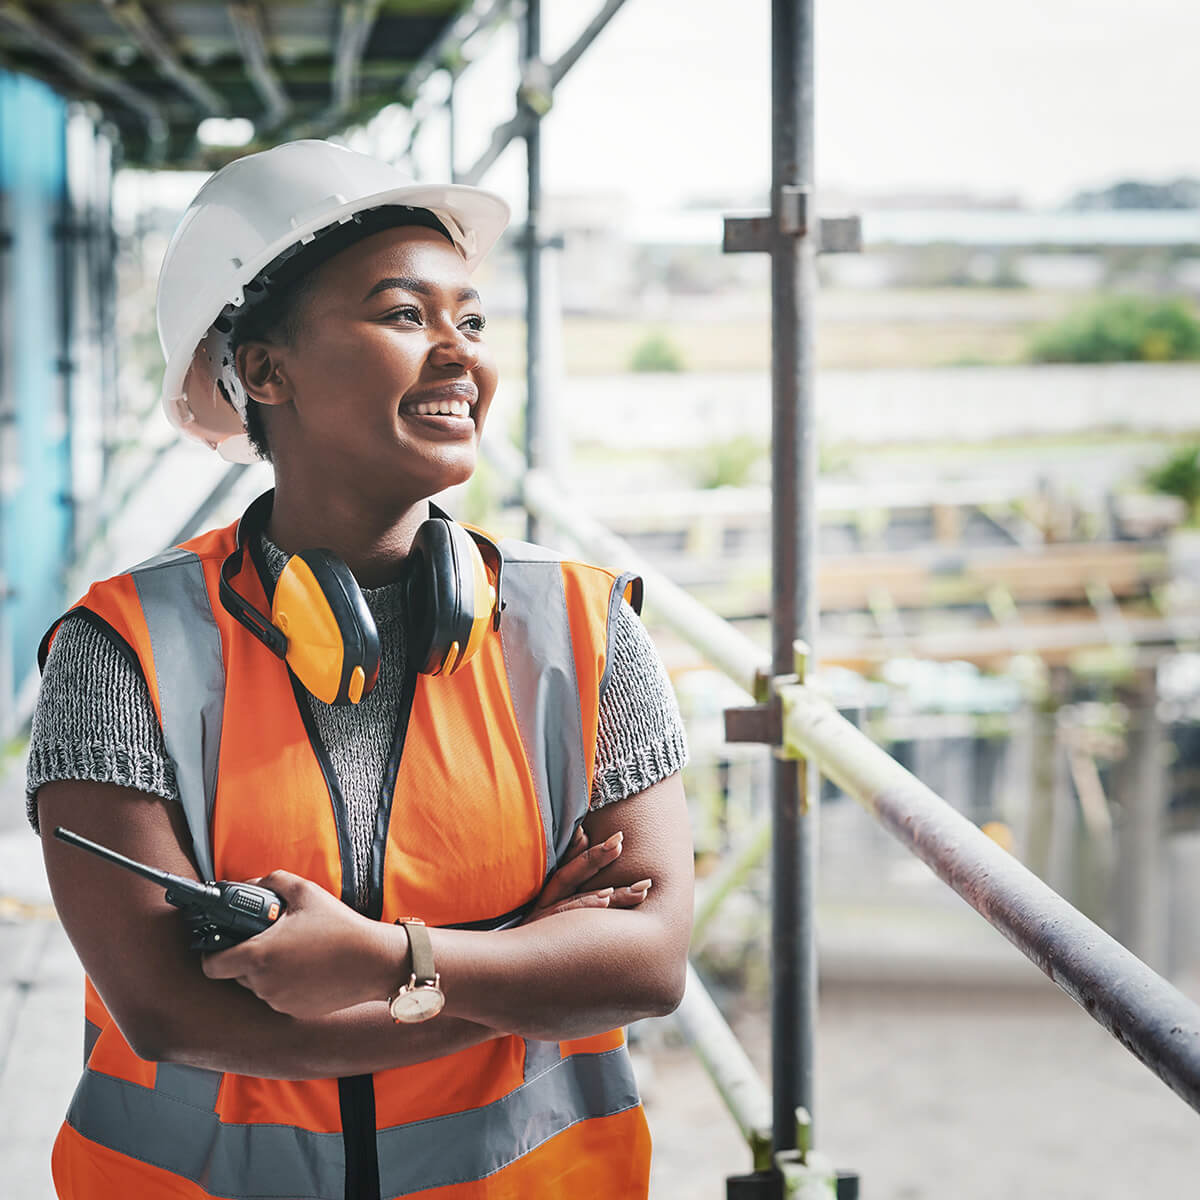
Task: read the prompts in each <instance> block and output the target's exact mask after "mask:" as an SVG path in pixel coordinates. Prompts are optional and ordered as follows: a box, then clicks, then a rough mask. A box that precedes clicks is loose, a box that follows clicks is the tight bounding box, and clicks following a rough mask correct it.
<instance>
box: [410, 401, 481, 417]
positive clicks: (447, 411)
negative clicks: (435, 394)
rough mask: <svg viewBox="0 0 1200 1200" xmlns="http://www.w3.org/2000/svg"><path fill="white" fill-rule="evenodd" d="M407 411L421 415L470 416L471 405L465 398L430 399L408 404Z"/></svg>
mask: <svg viewBox="0 0 1200 1200" xmlns="http://www.w3.org/2000/svg"><path fill="white" fill-rule="evenodd" d="M407 411H408V412H414V413H416V414H417V415H418V416H421V417H469V416H470V415H471V406H470V405H469V404H468V403H467V402H466V401H465V400H428V401H425V402H424V403H422V404H412V405H408V406H407Z"/></svg>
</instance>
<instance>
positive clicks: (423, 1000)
mask: <svg viewBox="0 0 1200 1200" xmlns="http://www.w3.org/2000/svg"><path fill="white" fill-rule="evenodd" d="M445 1003H446V997H445V996H444V995H442V990H441V988H436V987H430V986H429V985H426V986H424V987H414V988H405V989H403V990H402V991H401V992H400V993H399V995H397V996H396V997H394V998H393V1000H392V1003H391V1006H390V1007H391V1011H392V1018H393V1019H394V1020H396V1021H404V1022H407V1023H409V1024H413V1023H415V1022H417V1021H428V1020H429V1018H430V1017H436V1016H437V1015H438V1013H440V1012H441V1011H442V1005H443V1004H445Z"/></svg>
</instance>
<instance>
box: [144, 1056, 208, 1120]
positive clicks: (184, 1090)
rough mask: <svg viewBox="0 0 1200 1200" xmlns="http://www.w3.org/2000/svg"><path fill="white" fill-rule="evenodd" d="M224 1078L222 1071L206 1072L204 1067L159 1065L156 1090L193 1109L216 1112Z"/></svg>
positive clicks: (155, 1076) (155, 1079) (155, 1082)
mask: <svg viewBox="0 0 1200 1200" xmlns="http://www.w3.org/2000/svg"><path fill="white" fill-rule="evenodd" d="M222 1078H223V1076H222V1074H221V1072H220V1071H206V1070H205V1069H204V1068H203V1067H186V1066H183V1065H182V1064H180V1063H158V1064H157V1066H156V1068H155V1075H154V1090H155V1091H156V1092H160V1093H162V1094H163V1095H166V1096H170V1097H172V1098H173V1099H175V1100H182V1101H183V1103H184V1104H190V1105H191V1106H192V1108H200V1109H204V1110H205V1111H206V1112H216V1111H217V1095H218V1093H219V1092H220V1091H221V1080H222Z"/></svg>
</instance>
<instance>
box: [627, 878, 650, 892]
mask: <svg viewBox="0 0 1200 1200" xmlns="http://www.w3.org/2000/svg"><path fill="white" fill-rule="evenodd" d="M653 886H654V881H653V880H651V879H639V880H638V881H637V883H631V884H630V885H629V890H630V891H631V892H648V891H649V890H650V889H651V887H653Z"/></svg>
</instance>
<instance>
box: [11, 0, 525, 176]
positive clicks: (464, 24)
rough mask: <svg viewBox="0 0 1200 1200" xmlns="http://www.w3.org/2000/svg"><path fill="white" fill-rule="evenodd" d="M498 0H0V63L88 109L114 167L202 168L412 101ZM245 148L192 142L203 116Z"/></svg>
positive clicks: (501, 0) (501, 2)
mask: <svg viewBox="0 0 1200 1200" xmlns="http://www.w3.org/2000/svg"><path fill="white" fill-rule="evenodd" d="M506 8H507V4H506V2H505V0H492V2H485V0H346V2H344V3H297V2H293V3H279V2H271V0H264V2H261V3H234V4H219V3H180V4H175V3H172V4H144V3H139V2H137V0H105V2H103V3H101V2H88V0H77V2H75V3H56V4H18V3H0V67H3V68H5V69H7V70H11V71H18V72H24V73H26V74H30V75H35V76H37V77H38V78H40V79H44V80H45V81H46V82H48V83H49V84H50V85H51V86H52V87H54V89H55V90H56V91H58V92H60V93H61V94H63V95H65V96H68V97H74V98H79V99H85V100H90V101H92V102H93V103H95V104H97V105H99V106H100V107H101V108H102V109H103V111H104V113H105V115H106V116H107V117H108V119H109V120H111V121H112V122H113V123H114V124H115V125H116V126H117V128H118V129H119V131H120V134H121V141H122V144H123V146H124V152H125V161H126V162H129V163H134V164H146V165H159V166H189V167H213V166H218V165H220V163H222V162H224V161H226V160H227V159H228V158H230V157H234V156H236V155H237V154H243V153H245V152H246V151H247V150H248V149H254V148H256V146H260V145H265V144H270V143H273V142H276V141H279V140H282V139H284V138H288V137H304V136H309V137H322V136H326V135H328V134H330V133H334V132H336V131H337V130H339V129H342V128H344V127H345V126H347V125H349V124H352V123H353V122H354V121H356V120H361V119H363V118H365V117H368V116H370V115H372V114H373V113H375V112H377V111H378V110H379V109H381V108H382V107H384V105H386V104H391V103H395V102H397V101H410V100H411V98H412V95H413V93H414V92H415V91H416V87H417V86H419V83H420V82H421V81H422V80H423V79H424V77H425V76H426V75H427V74H428V72H429V71H430V70H431V69H432V68H434V67H436V66H438V65H442V64H443V63H446V62H452V61H453V60H454V58H455V56H456V55H457V53H458V49H459V47H460V46H461V44H462V42H463V40H465V38H466V37H468V36H470V35H471V34H472V33H474V32H475V31H476V30H477V29H478V28H480V26H481V25H484V24H486V23H489V22H491V21H492V20H493V19H494V18H495V17H496V16H497V15H499V14H501V13H502V12H503V11H504V10H505V9H506ZM212 116H217V117H243V118H247V119H248V120H250V121H252V122H254V125H255V138H256V140H255V143H253V144H252V145H251V146H248V147H239V148H238V149H237V150H228V149H222V148H217V147H211V146H202V145H200V144H199V143H198V142H197V139H196V127H197V126H198V125H199V123H200V122H201V121H202V120H204V119H205V118H206V117H212Z"/></svg>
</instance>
